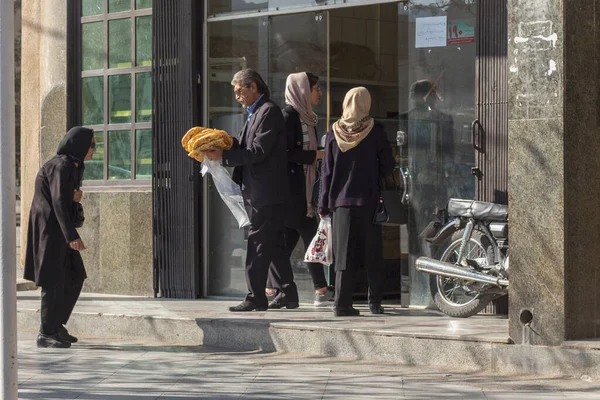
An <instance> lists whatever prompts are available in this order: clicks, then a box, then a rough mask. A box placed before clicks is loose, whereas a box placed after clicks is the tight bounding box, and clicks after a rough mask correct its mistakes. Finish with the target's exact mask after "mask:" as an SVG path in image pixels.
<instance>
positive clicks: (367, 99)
mask: <svg viewBox="0 0 600 400" xmlns="http://www.w3.org/2000/svg"><path fill="white" fill-rule="evenodd" d="M343 107H344V113H343V114H342V118H340V119H339V120H337V121H336V122H335V123H334V124H333V127H332V128H333V133H334V135H335V140H336V142H337V144H338V146H339V148H340V150H341V151H342V152H346V151H348V150H350V149H353V148H355V147H356V146H358V144H359V143H360V142H361V141H362V140H363V139H364V138H365V137H367V135H368V134H369V132H371V129H373V125H374V124H375V121H374V120H373V118H372V117H371V116H370V115H369V111H370V110H371V94H370V93H369V91H368V90H367V89H366V88H364V87H362V86H361V87H355V88H352V89H350V90H349V91H348V93H346V97H344V104H343Z"/></svg>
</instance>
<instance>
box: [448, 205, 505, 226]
mask: <svg viewBox="0 0 600 400" xmlns="http://www.w3.org/2000/svg"><path fill="white" fill-rule="evenodd" d="M447 210H448V216H450V217H465V218H473V219H477V220H480V221H489V222H506V221H508V206H506V205H503V204H496V203H487V202H485V201H475V200H465V199H450V200H449V201H448V207H447Z"/></svg>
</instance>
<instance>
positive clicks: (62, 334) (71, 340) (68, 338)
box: [58, 325, 77, 343]
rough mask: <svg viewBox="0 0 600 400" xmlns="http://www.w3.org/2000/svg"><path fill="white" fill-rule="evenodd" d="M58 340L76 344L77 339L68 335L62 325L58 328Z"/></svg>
mask: <svg viewBox="0 0 600 400" xmlns="http://www.w3.org/2000/svg"><path fill="white" fill-rule="evenodd" d="M58 338H59V339H60V340H62V341H63V342H69V343H77V338H76V337H75V336H73V335H71V334H69V331H68V330H67V328H65V327H64V326H62V325H61V326H60V328H58Z"/></svg>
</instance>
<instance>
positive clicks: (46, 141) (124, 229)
mask: <svg viewBox="0 0 600 400" xmlns="http://www.w3.org/2000/svg"><path fill="white" fill-rule="evenodd" d="M66 7H67V2H66V1H62V2H45V1H42V2H40V1H38V0H23V1H22V21H23V25H22V74H21V87H22V93H21V96H22V105H21V107H22V112H21V127H22V128H21V131H22V135H21V164H22V167H21V181H22V187H21V210H22V211H21V226H22V229H21V243H22V248H23V249H24V248H25V247H26V240H27V224H28V216H29V210H30V205H31V200H32V198H33V191H34V182H35V176H36V174H37V172H38V170H39V168H40V166H41V165H42V164H43V163H45V162H46V161H48V160H49V159H50V158H52V157H53V156H54V154H56V148H57V146H58V143H59V141H60V139H61V138H62V137H63V136H64V134H65V132H66V130H67V118H66V116H67V109H66V107H67V99H66V96H67V76H66V74H67V70H66V65H67V64H66V63H67V54H66V53H67V43H66V23H67V12H66ZM83 190H84V200H83V202H82V203H83V205H84V208H85V213H86V222H85V226H84V227H83V228H82V229H80V230H79V233H80V235H81V237H82V240H83V241H84V243H85V244H86V246H87V250H85V251H84V252H82V256H83V258H84V261H85V264H86V269H87V271H88V280H87V281H86V284H85V286H84V290H85V291H88V292H98V293H114V294H127V295H148V296H151V295H152V294H153V291H152V194H151V188H146V189H142V192H139V190H138V191H125V192H118V191H117V192H114V190H113V192H110V193H109V192H96V193H92V192H90V191H89V190H87V189H86V188H85V182H84V188H83ZM24 256H25V251H21V260H20V261H21V265H23V263H24Z"/></svg>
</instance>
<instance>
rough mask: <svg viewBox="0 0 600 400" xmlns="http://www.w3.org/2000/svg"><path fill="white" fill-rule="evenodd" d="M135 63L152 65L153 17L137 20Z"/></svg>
mask: <svg viewBox="0 0 600 400" xmlns="http://www.w3.org/2000/svg"><path fill="white" fill-rule="evenodd" d="M135 63H136V65H143V66H151V65H152V16H150V15H148V16H146V17H138V18H136V19H135Z"/></svg>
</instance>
